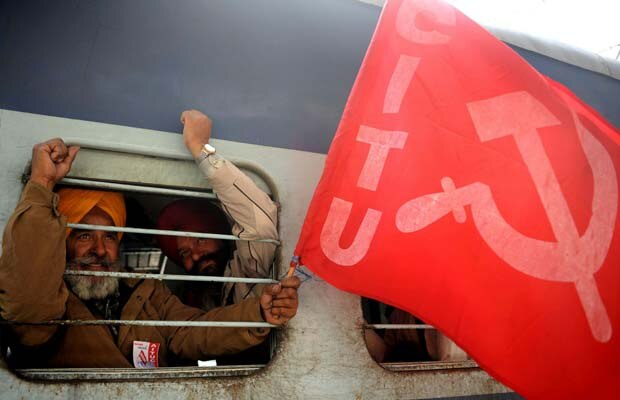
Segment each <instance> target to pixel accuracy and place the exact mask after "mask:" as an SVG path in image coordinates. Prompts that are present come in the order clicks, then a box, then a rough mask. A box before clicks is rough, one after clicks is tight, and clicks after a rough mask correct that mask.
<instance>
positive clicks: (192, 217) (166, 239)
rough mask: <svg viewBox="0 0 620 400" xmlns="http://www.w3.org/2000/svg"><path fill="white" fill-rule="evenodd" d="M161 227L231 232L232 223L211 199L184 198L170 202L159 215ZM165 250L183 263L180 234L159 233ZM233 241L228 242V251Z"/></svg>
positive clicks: (166, 253)
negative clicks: (177, 235)
mask: <svg viewBox="0 0 620 400" xmlns="http://www.w3.org/2000/svg"><path fill="white" fill-rule="evenodd" d="M157 229H164V230H172V231H189V232H204V233H219V234H224V235H230V224H229V222H228V218H227V217H226V214H224V212H223V211H222V209H220V208H219V207H218V206H216V205H215V204H213V203H211V202H210V201H208V200H199V199H184V200H178V201H175V202H172V203H170V204H168V205H167V206H166V207H164V209H163V210H162V211H161V213H160V214H159V218H158V219H157ZM157 242H158V243H159V247H160V248H161V250H162V252H163V253H164V254H165V255H166V256H167V257H168V258H169V259H171V260H172V261H174V262H175V263H176V264H177V265H180V266H182V265H183V262H182V259H181V257H180V256H179V250H178V248H177V238H176V236H161V235H158V236H157ZM230 249H231V244H230V241H229V240H225V241H224V251H226V252H227V253H229V252H230Z"/></svg>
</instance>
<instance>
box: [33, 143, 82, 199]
mask: <svg viewBox="0 0 620 400" xmlns="http://www.w3.org/2000/svg"><path fill="white" fill-rule="evenodd" d="M78 150H80V148H79V147H78V146H71V147H67V145H65V142H63V141H62V139H59V138H55V139H50V140H48V141H47V142H43V143H39V144H35V145H34V147H33V148H32V171H31V173H30V180H31V181H33V182H36V183H38V184H40V185H43V186H45V187H46V188H48V189H49V190H52V189H53V188H54V185H56V183H58V182H59V181H60V180H61V179H62V178H64V177H65V175H67V174H68V173H69V171H70V170H71V164H72V163H73V160H75V156H76V155H77V152H78Z"/></svg>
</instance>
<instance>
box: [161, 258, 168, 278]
mask: <svg viewBox="0 0 620 400" xmlns="http://www.w3.org/2000/svg"><path fill="white" fill-rule="evenodd" d="M166 264H168V256H164V261H162V262H161V269H160V270H159V275H164V271H165V270H166Z"/></svg>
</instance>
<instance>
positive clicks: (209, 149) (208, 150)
mask: <svg viewBox="0 0 620 400" xmlns="http://www.w3.org/2000/svg"><path fill="white" fill-rule="evenodd" d="M204 151H205V153H207V154H213V153H215V147H213V146H211V145H210V144H209V143H207V144H205V147H204Z"/></svg>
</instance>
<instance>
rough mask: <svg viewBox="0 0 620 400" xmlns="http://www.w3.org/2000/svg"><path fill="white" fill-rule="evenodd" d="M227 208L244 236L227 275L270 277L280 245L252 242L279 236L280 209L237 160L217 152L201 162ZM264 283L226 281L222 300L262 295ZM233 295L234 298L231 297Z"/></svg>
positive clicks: (235, 227) (236, 230) (237, 231)
mask: <svg viewBox="0 0 620 400" xmlns="http://www.w3.org/2000/svg"><path fill="white" fill-rule="evenodd" d="M199 168H200V170H201V171H202V173H203V174H204V175H205V177H206V178H207V180H208V181H209V183H210V184H211V187H212V188H213V191H214V192H215V194H216V195H217V197H218V199H219V200H220V202H221V203H222V207H223V208H224V211H226V213H227V214H228V215H230V217H231V218H232V219H233V222H234V223H233V226H232V234H233V235H235V236H238V237H239V238H241V239H243V241H238V242H236V250H235V252H234V254H233V257H232V259H231V260H230V261H229V263H228V265H227V266H226V269H225V271H224V276H226V277H231V276H232V277H243V278H270V277H271V276H270V270H271V265H272V264H273V259H274V254H275V251H276V245H275V244H273V243H260V242H252V241H251V240H255V239H274V240H277V239H278V228H277V227H278V209H277V207H276V205H275V204H274V203H273V201H271V199H270V198H269V196H267V194H265V193H264V192H263V191H262V190H260V189H259V188H258V187H257V186H256V184H255V183H254V182H253V181H252V180H251V179H250V178H249V177H247V176H246V175H245V174H244V173H243V172H241V171H240V170H239V169H238V168H237V167H236V166H235V165H234V164H233V163H231V162H230V161H228V160H226V159H224V158H222V157H220V156H219V155H218V154H213V155H211V156H209V157H207V158H206V159H205V160H203V161H202V162H201V163H200V165H199ZM260 290H261V287H260V285H250V284H246V283H226V284H225V285H224V287H223V293H222V302H221V303H222V304H230V303H238V302H240V301H241V300H243V299H247V298H250V297H258V296H260ZM229 297H230V300H232V302H231V301H228V300H229Z"/></svg>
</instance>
